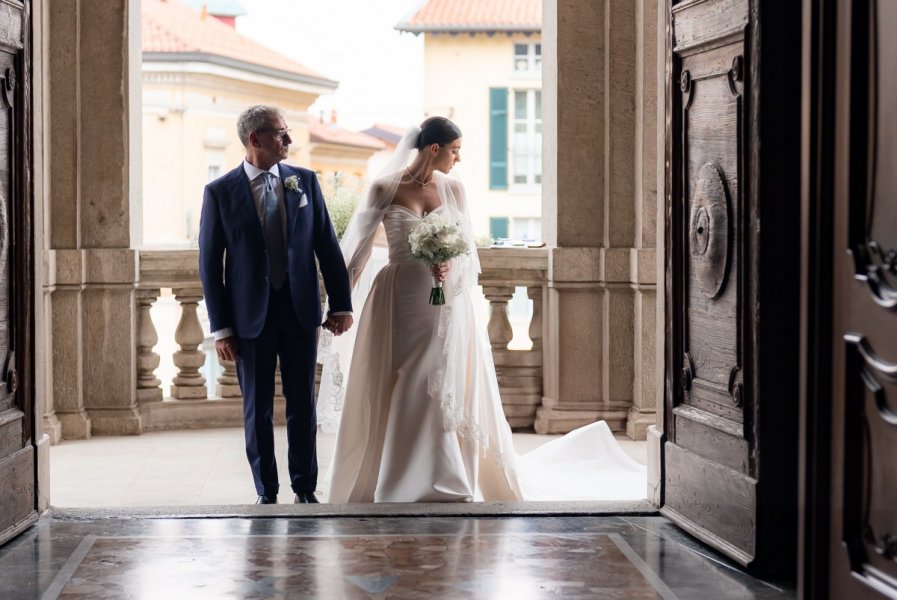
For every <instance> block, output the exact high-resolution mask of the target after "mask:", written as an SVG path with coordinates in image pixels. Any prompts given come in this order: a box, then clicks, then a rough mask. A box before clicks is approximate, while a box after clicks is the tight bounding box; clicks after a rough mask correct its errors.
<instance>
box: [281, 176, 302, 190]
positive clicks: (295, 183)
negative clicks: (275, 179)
mask: <svg viewBox="0 0 897 600" xmlns="http://www.w3.org/2000/svg"><path fill="white" fill-rule="evenodd" d="M283 187H285V188H286V189H288V190H290V191H291V192H301V191H302V190H301V189H300V188H299V178H298V177H296V176H295V175H290V176H289V177H287V178H286V179H284V180H283Z"/></svg>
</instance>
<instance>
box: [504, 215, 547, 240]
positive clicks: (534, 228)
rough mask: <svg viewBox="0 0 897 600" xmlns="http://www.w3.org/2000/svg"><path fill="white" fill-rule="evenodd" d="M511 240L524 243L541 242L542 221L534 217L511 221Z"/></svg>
mask: <svg viewBox="0 0 897 600" xmlns="http://www.w3.org/2000/svg"><path fill="white" fill-rule="evenodd" d="M511 238H512V239H515V240H522V241H524V242H540V241H542V219H539V218H536V217H531V218H526V217H523V218H521V217H518V218H515V219H511Z"/></svg>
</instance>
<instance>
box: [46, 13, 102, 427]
mask: <svg viewBox="0 0 897 600" xmlns="http://www.w3.org/2000/svg"><path fill="white" fill-rule="evenodd" d="M46 11H47V13H46V17H45V19H46V23H47V27H46V30H45V42H44V48H45V49H46V52H45V54H44V60H43V63H44V64H45V65H46V69H47V79H48V80H49V81H51V82H52V86H50V87H48V88H47V90H46V91H47V93H46V95H45V96H46V97H47V104H46V106H45V110H46V113H47V114H48V118H47V127H46V128H47V139H48V141H49V140H52V145H53V148H54V152H53V153H52V154H51V153H49V152H48V157H49V160H48V161H47V166H48V168H47V171H48V172H49V176H48V177H47V178H46V179H45V185H46V188H45V189H46V196H47V197H48V201H47V207H46V210H45V214H46V218H47V219H48V221H49V227H48V228H47V229H48V239H47V246H46V248H47V252H46V253H45V256H44V261H43V271H44V272H43V284H44V290H46V295H47V305H46V313H47V316H48V321H49V323H48V328H47V329H48V331H47V347H48V354H49V356H50V360H49V364H48V368H49V370H50V371H51V376H50V378H49V379H50V383H49V385H48V389H47V405H48V406H47V412H55V414H56V418H57V419H58V420H59V423H60V425H61V433H62V437H63V438H66V439H85V438H89V437H90V433H91V423H90V417H89V416H88V414H87V411H86V410H85V409H84V390H83V386H82V353H81V310H82V309H81V291H82V285H83V276H82V273H83V269H82V265H81V262H82V260H81V253H80V252H79V250H78V247H79V239H80V238H79V235H80V232H79V225H78V199H79V184H78V180H79V175H78V161H79V157H80V147H81V146H80V136H79V123H80V106H81V98H80V95H79V88H80V81H79V74H80V61H79V57H80V48H79V44H78V40H79V38H80V32H79V29H78V19H77V3H76V2H71V1H70V2H56V3H47V5H46ZM62 49H65V50H64V51H63V50H62ZM51 407H52V408H51ZM58 441H59V440H58V439H57V440H54V443H55V442H58Z"/></svg>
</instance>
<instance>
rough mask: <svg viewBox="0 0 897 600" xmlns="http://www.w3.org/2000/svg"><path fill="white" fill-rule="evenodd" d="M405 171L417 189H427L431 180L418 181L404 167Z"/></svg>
mask: <svg viewBox="0 0 897 600" xmlns="http://www.w3.org/2000/svg"><path fill="white" fill-rule="evenodd" d="M405 171H406V172H407V173H408V177H410V178H411V181H413V182H414V183H416V184H417V185H418V187H422V188H424V187H427V186H428V185H430V182H431V181H433V179H432V178H431V179H428V180H427V181H421V180H420V179H418V178H417V177H415V176H414V173H412V172H411V169H409V168H408V167H405Z"/></svg>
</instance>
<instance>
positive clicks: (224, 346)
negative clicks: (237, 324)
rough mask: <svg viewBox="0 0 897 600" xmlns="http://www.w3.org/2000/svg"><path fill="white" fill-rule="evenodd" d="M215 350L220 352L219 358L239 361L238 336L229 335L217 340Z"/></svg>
mask: <svg viewBox="0 0 897 600" xmlns="http://www.w3.org/2000/svg"><path fill="white" fill-rule="evenodd" d="M215 352H217V353H218V359H219V360H222V361H224V360H226V361H230V362H237V338H236V336H233V335H231V336H228V337H226V338H221V339H220V340H215Z"/></svg>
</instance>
